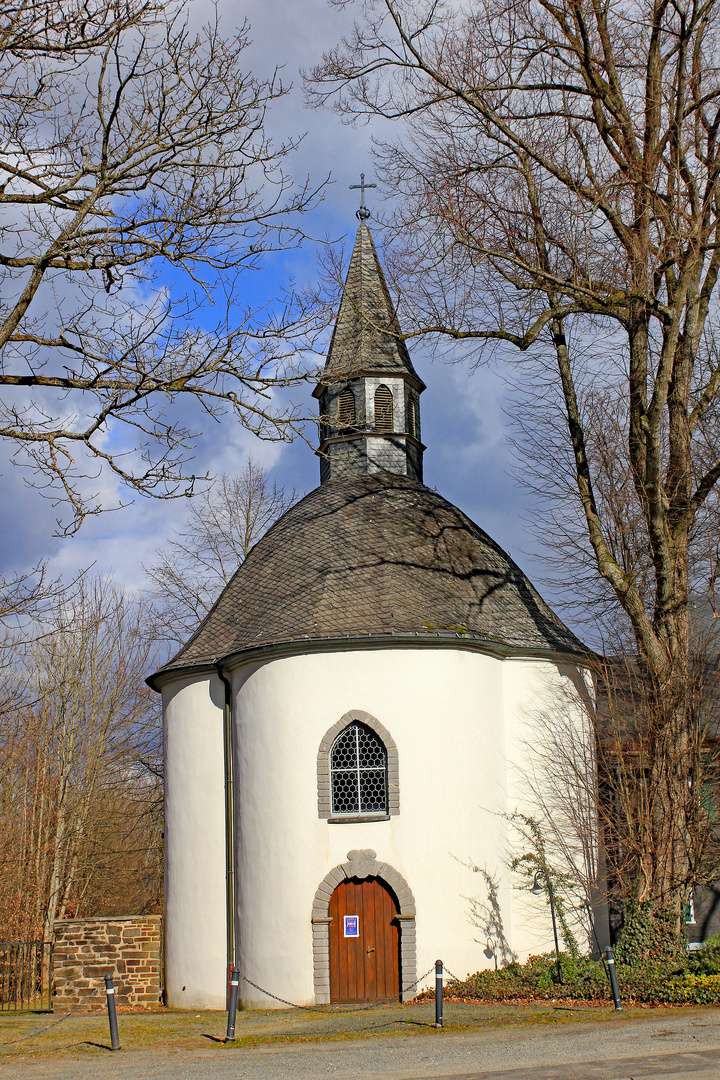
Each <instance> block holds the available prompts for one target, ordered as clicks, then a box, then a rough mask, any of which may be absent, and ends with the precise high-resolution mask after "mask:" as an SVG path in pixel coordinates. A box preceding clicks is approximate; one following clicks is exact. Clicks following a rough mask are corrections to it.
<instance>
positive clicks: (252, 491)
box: [145, 457, 295, 646]
mask: <svg viewBox="0 0 720 1080" xmlns="http://www.w3.org/2000/svg"><path fill="white" fill-rule="evenodd" d="M294 502H295V492H294V491H293V492H291V493H289V494H288V493H286V492H285V491H284V490H283V489H282V488H279V487H278V486H277V485H276V483H275V481H272V483H271V481H270V478H269V477H268V474H267V472H266V471H265V469H263V468H262V466H260V465H257V464H256V463H255V462H254V461H253V460H252V458H251V457H249V458H248V459H247V462H246V463H245V466H244V468H243V469H242V471H241V472H240V473H238V474H237V475H236V476H228V474H227V473H223V474H222V476H220V477H218V479H217V480H216V482H215V483H214V484H213V486H212V487H211V488H209V489H207V490H206V491H204V492H203V493H202V494H200V495H198V496H197V497H196V498H195V499H193V501H192V502H191V503H190V504H189V506H188V513H187V517H186V519H185V523H184V525H183V526H182V527H181V528H180V529H179V530H178V532H177V534H176V536H175V538H174V539H170V540H168V541H167V543H166V544H165V546H164V547H163V548H160V549H159V550H158V552H157V554H156V557H155V560H154V562H153V563H151V564H150V565H149V566H146V567H145V572H146V573H147V575H148V577H149V579H150V581H151V583H152V588H151V590H150V593H149V596H148V616H149V618H148V623H147V627H146V633H147V634H148V635H149V636H150V637H151V638H152V639H153V640H154V641H159V642H166V643H167V644H168V645H172V646H180V645H183V644H184V643H185V642H186V641H187V639H188V638H189V637H190V635H191V634H192V633H193V632H194V631H195V630H196V629H197V627H198V624H199V623H200V622H201V620H202V619H203V618H204V617H205V615H207V613H208V611H209V610H210V608H211V607H212V605H213V604H214V603H215V601H216V600H217V598H218V596H219V594H220V592H221V591H222V589H223V588H224V586H225V585H227V583H228V582H229V581H230V578H231V577H232V576H233V574H234V573H235V571H236V570H237V568H238V566H239V565H240V563H241V562H243V561H244V559H245V556H246V555H247V553H248V552H249V550H250V548H251V547H252V546H253V544H255V543H256V542H257V541H258V540H259V539H260V537H261V536H262V535H263V533H265V532H266V531H267V530H268V529H269V528H270V526H271V525H272V524H274V522H275V521H277V519H278V518H279V517H280V516H281V515H282V514H284V513H285V511H286V510H288V509H289V508H290V506H292V504H293V503H294Z"/></svg>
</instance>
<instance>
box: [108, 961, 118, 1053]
mask: <svg viewBox="0 0 720 1080" xmlns="http://www.w3.org/2000/svg"><path fill="white" fill-rule="evenodd" d="M105 996H106V998H107V1011H108V1022H109V1024H110V1049H111V1050H119V1049H120V1036H119V1035H118V1026H117V1012H116V1009H115V987H114V986H113V977H112V975H106V976H105Z"/></svg>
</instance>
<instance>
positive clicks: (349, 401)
mask: <svg viewBox="0 0 720 1080" xmlns="http://www.w3.org/2000/svg"><path fill="white" fill-rule="evenodd" d="M354 423H355V395H354V394H353V392H352V390H351V389H350V387H346V389H345V390H343V391H342V393H341V394H340V397H339V398H338V424H339V426H340V428H341V430H342V429H343V428H349V427H352V426H353V424H354Z"/></svg>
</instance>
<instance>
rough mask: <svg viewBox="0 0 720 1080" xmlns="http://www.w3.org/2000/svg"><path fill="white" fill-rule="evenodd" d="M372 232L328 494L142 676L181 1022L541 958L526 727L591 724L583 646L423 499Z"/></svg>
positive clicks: (469, 535)
mask: <svg viewBox="0 0 720 1080" xmlns="http://www.w3.org/2000/svg"><path fill="white" fill-rule="evenodd" d="M358 216H359V217H360V226H359V228H358V230H357V235H356V237H355V243H354V248H353V251H352V256H351V260H350V265H349V270H348V273H347V278H346V281H345V285H344V291H343V295H342V299H341V303H340V308H339V312H338V315H337V320H336V324H335V328H334V332H333V335H332V340H331V344H330V348H329V352H328V356H327V362H326V364H325V368H324V371H323V374H322V376H321V378H320V381H319V383H318V385H317V388H316V389H315V391H314V393H315V397H316V398H317V401H318V407H319V417H320V440H319V447H318V451H317V453H318V456H319V463H320V485H319V486H318V487H317V488H316V489H315V490H314V491H312V492H310V494H309V495H307V496H306V497H305V498H303V499H302V500H301V501H300V502H298V503H297V504H296V505H294V506H293V507H292V508H291V509H290V510H289V511H288V512H287V513H286V514H285V515H284V516H283V517H282V518H281V519H280V520H279V521H278V522H277V523H276V524H275V525H274V526H273V527H272V528H271V529H270V530H269V531H268V532H267V533H266V534H265V535H264V536H263V537H262V539H261V540H260V541H259V542H258V543H257V544H256V545H255V546H254V547H253V549H252V550H251V551H250V553H249V554H248V556H247V558H246V559H245V561H244V562H243V563H242V565H241V566H240V567H239V569H238V570H237V572H236V574H235V576H234V577H233V578H232V580H231V581H230V583H229V584H228V586H227V587H226V588H225V590H224V592H223V593H222V595H221V596H220V597H219V599H218V600H217V602H216V604H215V606H214V607H213V608H212V610H211V611H210V613H209V614H208V616H207V617H206V619H205V620H204V622H203V623H202V624H201V625H200V626H199V628H198V629H197V631H196V632H195V634H194V635H193V636H192V638H191V639H190V640H189V641H188V642H187V644H186V645H185V646H184V648H182V649H181V650H180V652H179V653H178V654H177V655H176V656H175V657H174V658H173V659H172V660H171V661H170V662H169V663H168V664H166V665H165V666H164V667H163V668H162V669H161V670H160V671H158V672H156V673H155V674H154V675H153V676H152V678H151V679H150V680H149V681H150V684H151V685H152V686H153V687H154V688H155V689H157V690H159V691H161V692H162V698H163V712H164V730H165V784H166V795H165V800H166V804H165V811H166V814H165V821H166V824H165V858H166V866H165V890H166V903H165V969H166V970H165V986H166V1001H167V1004H168V1005H170V1006H172V1007H176V1008H177V1007H180V1008H182V1007H186V1008H193V1009H202V1008H209V1009H222V1008H224V1007H225V1002H226V986H227V973H228V967H229V965H232V964H237V966H238V967H239V968H240V970H241V972H242V982H241V1000H242V1003H243V1005H244V1006H246V1007H249V1006H259V1007H263V1008H268V1007H273V1006H274V1005H276V1006H278V1007H282V1002H293V1003H295V1004H300V1005H311V1004H319V1003H327V1002H331V1001H332V1002H359V1001H373V1000H382V999H385V998H395V999H401V1000H407V999H409V998H412V997H413V996H414V995H415V994H416V993H417V990H418V982H420V983H421V984H422V979H423V976H424V975H425V973H426V971H427V970H429V969H431V968H432V966H433V964H434V961H435V960H436V959H437V958H441V959H442V960H443V961H444V963H445V964H446V966H447V968H448V970H449V971H451V972H452V973H454V974H455V975H457V976H459V977H461V978H462V977H465V976H466V975H467V974H469V973H472V972H474V971H477V970H479V969H480V968H482V967H485V966H488V965H493V964H497V963H499V962H505V961H506V960H507V958H508V957H509V956H511V955H514V956H516V957H518V958H519V959H521V960H522V959H524V958H525V957H526V956H527V954H528V953H529V952H541V951H545V950H548V949H550V948H552V931H551V926H550V920H549V914H548V908H547V905H546V902H545V900H544V898H543V897H540V898H538V897H536V896H533V895H530V892H529V890H527V889H524V890H521V889H518V888H517V881H516V880H514V879H513V875H511V874H510V872H509V871H508V862H509V859H510V857H511V856H512V855H513V854H517V852H516V851H513V843H514V842H516V841H515V840H514V839H513V829H512V824H511V821H510V816H511V815H512V814H513V813H515V812H516V811H517V810H518V808H519V807H520V808H521V807H522V805H523V800H524V798H525V794H524V789H523V785H522V777H523V774H524V771H526V770H527V769H528V768H529V769H532V753H533V740H534V727H533V725H534V724H535V723H536V718H537V717H538V716H539V715H540V713H542V714H543V715H544V716H547V714H548V711H549V710H550V711H552V710H553V709H554V708H556V705H557V702H559V701H560V699H562V708H558V709H557V717H558V720H557V722H558V724H562V725H571V726H572V725H573V724H574V723H575V720H576V719H577V718H579V717H580V714H581V711H582V708H583V706H584V703H586V699H587V697H588V694H589V690H588V682H589V681H588V677H587V674H586V671H585V670H584V666H585V665H586V663H587V651H586V650H585V648H584V646H583V645H582V644H581V643H580V641H578V639H577V638H576V637H574V635H573V634H572V633H571V632H570V631H569V630H568V629H567V628H566V627H565V626H564V625H563V623H562V622H561V621H560V619H559V618H557V616H556V615H555V614H554V613H553V612H552V611H551V610H550V608H549V607H548V606H547V604H546V603H545V602H544V601H543V600H542V598H541V597H540V596H539V594H538V593H537V591H536V590H535V589H534V588H533V586H532V585H531V584H530V582H529V581H528V579H527V578H526V577H525V575H524V574H523V573H522V571H521V570H520V569H519V567H518V566H517V565H516V564H515V563H514V562H513V560H512V559H511V558H510V557H509V556H508V555H507V554H506V553H505V552H504V551H503V550H502V549H501V548H500V547H499V546H498V545H497V544H496V543H495V542H494V541H493V540H492V539H491V538H490V537H489V536H488V535H487V534H486V533H485V532H483V530H482V529H481V528H479V527H478V526H477V525H476V524H474V523H473V522H472V521H471V520H470V519H469V518H468V517H466V515H465V514H464V513H463V512H462V511H461V510H459V509H458V508H457V507H455V506H453V505H452V504H451V503H449V502H448V501H447V500H446V499H444V498H443V497H442V495H441V494H439V493H438V492H436V491H434V490H431V489H429V488H428V487H425V486H424V484H423V454H424V451H425V446H424V444H423V441H422V420H421V406H420V399H421V395H422V394H423V392H424V390H425V384H424V383H423V381H422V379H421V378H420V377H419V376H418V374H417V372H416V371H415V368H414V367H413V364H412V361H411V359H410V355H409V353H408V350H407V348H406V346H405V343H404V341H403V339H402V336H401V333H400V327H399V325H398V320H397V317H396V314H395V310H394V307H393V304H392V301H391V298H390V294H389V292H388V288H387V285H386V282H385V279H384V276H383V271H382V269H381V265H380V262H379V260H378V255H377V252H376V249H375V245H374V243H373V238H372V235H371V233H370V230H369V228H368V225H367V220H366V219H367V211H364V210H361V212H360V214H359V215H358ZM568 702H570V706H568ZM580 727H581V725H580V721H579V719H578V728H580ZM488 882H490V883H492V884H493V900H492V904H493V912H492V914H493V918H492V919H491V920H490V921H489V922H488V923H487V925H486V926H485V928H484V929H483V926H484V924H483V920H482V917H481V916H480V917H479V916H478V912H480V913H482V912H483V911H484V910H486V908H485V907H484V905H486V904H487V902H488V891H487V886H488ZM488 927H490V930H488ZM429 982H430V980H429V979H428V978H426V979H425V985H429ZM269 995H274V996H273V997H271V996H269Z"/></svg>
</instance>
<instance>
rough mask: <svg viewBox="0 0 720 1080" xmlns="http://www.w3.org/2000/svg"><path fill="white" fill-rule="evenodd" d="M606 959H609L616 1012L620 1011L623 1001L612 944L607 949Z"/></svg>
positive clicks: (608, 964)
mask: <svg viewBox="0 0 720 1080" xmlns="http://www.w3.org/2000/svg"><path fill="white" fill-rule="evenodd" d="M605 959H606V960H607V966H608V972H609V974H610V986H611V987H612V996H613V1001H614V1002H615V1012H620V1010H621V1009H622V1002H621V1001H620V991H619V990H618V981H617V975H616V973H615V959H614V957H613V951H612V948H611V946H610V945H608V946H607V947H606V949H605Z"/></svg>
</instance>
